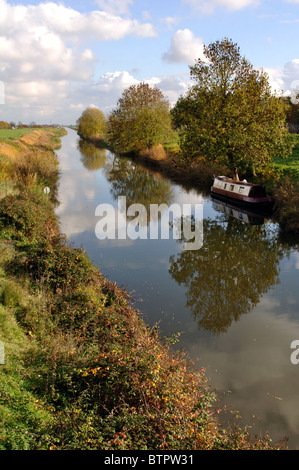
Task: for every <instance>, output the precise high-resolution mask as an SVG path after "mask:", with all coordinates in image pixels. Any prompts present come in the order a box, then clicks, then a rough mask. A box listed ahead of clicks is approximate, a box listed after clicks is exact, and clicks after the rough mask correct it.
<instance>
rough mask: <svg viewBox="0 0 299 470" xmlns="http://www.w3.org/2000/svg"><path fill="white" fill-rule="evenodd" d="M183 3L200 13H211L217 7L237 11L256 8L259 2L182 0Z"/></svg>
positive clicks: (246, 0) (241, 0)
mask: <svg viewBox="0 0 299 470" xmlns="http://www.w3.org/2000/svg"><path fill="white" fill-rule="evenodd" d="M183 2H184V3H186V4H188V5H190V6H191V7H193V8H194V9H196V10H199V11H200V12H202V13H213V12H214V10H215V9H216V8H218V7H224V8H226V9H227V10H229V11H237V10H242V9H243V8H246V7H249V6H257V5H258V4H259V3H260V0H183Z"/></svg>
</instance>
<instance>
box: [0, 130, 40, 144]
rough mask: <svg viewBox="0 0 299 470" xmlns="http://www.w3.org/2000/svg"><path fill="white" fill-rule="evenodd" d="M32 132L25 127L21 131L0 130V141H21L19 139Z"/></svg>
mask: <svg viewBox="0 0 299 470" xmlns="http://www.w3.org/2000/svg"><path fill="white" fill-rule="evenodd" d="M33 131H34V129H33V128H26V127H24V128H21V129H0V141H1V140H17V139H21V137H23V136H24V135H26V134H29V133H30V132H33Z"/></svg>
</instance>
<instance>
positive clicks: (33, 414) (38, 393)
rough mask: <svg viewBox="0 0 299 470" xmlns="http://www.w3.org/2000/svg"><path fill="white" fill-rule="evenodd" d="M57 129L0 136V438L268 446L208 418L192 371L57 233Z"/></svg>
mask: <svg viewBox="0 0 299 470" xmlns="http://www.w3.org/2000/svg"><path fill="white" fill-rule="evenodd" d="M62 134H63V131H62V130H51V131H49V130H47V131H44V130H39V131H36V132H34V133H29V134H28V135H26V136H25V135H24V136H23V137H22V138H21V139H19V140H17V141H11V142H9V143H7V142H5V141H2V142H0V159H1V168H3V171H2V172H1V181H0V185H1V186H0V324H1V328H0V340H1V341H2V342H3V343H4V346H5V364H2V365H0V422H1V427H0V449H1V450H12V449H17V450H23V449H28V450H29V449H30V450H40V449H58V450H71V449H77V450H94V449H97V450H99V449H104V450H116V449H122V450H126V449H127V450H132V449H137V450H142V449H150V450H153V449H154V450H170V449H173V450H179V449H183V450H186V449H194V450H197V449H268V448H269V447H270V446H271V441H270V440H269V439H267V438H256V439H251V438H250V436H249V435H247V433H246V431H245V430H241V429H238V430H228V429H223V428H221V427H220V426H219V424H218V421H217V417H218V410H216V409H215V405H214V403H215V396H214V394H213V392H212V391H211V389H210V387H209V384H208V382H207V378H206V376H205V373H204V371H202V370H199V369H197V368H195V367H194V365H193V364H191V363H190V362H189V360H188V358H187V357H186V356H185V355H184V354H181V353H174V352H173V351H172V349H171V340H170V341H166V340H163V341H162V339H161V338H159V334H158V332H157V330H156V329H153V330H151V329H149V328H148V327H147V326H146V325H145V324H144V322H143V321H142V320H141V318H140V317H139V315H138V312H136V311H135V310H134V309H133V308H132V306H131V303H130V298H129V297H128V295H127V293H126V292H125V291H123V290H121V289H119V288H118V286H116V285H115V284H114V283H112V282H109V281H107V280H106V279H105V278H104V277H103V276H102V274H101V273H100V271H99V270H98V269H97V268H95V266H93V265H92V263H91V262H90V260H89V259H88V257H87V255H86V253H85V252H84V251H83V250H81V249H74V248H72V247H70V246H69V245H68V243H67V240H66V239H65V237H64V236H63V235H62V234H61V233H60V230H59V224H58V220H57V218H56V216H55V212H54V205H55V201H56V194H55V192H56V185H57V181H58V176H59V172H58V170H59V168H58V163H57V160H56V157H55V154H54V149H55V148H57V146H58V145H59V137H60V136H61V135H62ZM45 186H49V187H50V188H51V192H50V195H49V196H47V195H46V194H45V193H44V191H43V189H44V187H45ZM273 448H279V445H277V446H273Z"/></svg>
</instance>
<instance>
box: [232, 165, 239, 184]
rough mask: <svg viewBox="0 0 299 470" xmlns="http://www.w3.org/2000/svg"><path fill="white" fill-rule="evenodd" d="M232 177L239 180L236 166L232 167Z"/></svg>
mask: <svg viewBox="0 0 299 470" xmlns="http://www.w3.org/2000/svg"><path fill="white" fill-rule="evenodd" d="M233 179H234V180H236V181H240V180H239V174H238V168H236V167H234V171H233Z"/></svg>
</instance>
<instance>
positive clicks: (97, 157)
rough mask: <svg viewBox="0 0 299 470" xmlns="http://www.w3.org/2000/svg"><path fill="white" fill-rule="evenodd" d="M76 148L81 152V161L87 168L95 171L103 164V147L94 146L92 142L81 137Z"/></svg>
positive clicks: (104, 153)
mask: <svg viewBox="0 0 299 470" xmlns="http://www.w3.org/2000/svg"><path fill="white" fill-rule="evenodd" d="M78 148H79V150H80V152H81V154H82V157H81V161H82V163H83V165H84V166H85V168H86V169H87V170H90V171H96V170H99V169H100V168H103V167H104V166H105V164H106V149H105V148H101V147H96V146H95V145H94V144H92V143H89V142H86V141H84V140H81V139H80V140H79V142H78Z"/></svg>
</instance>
